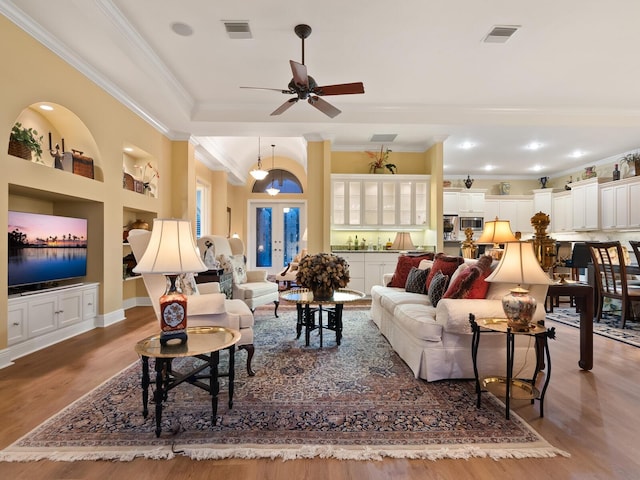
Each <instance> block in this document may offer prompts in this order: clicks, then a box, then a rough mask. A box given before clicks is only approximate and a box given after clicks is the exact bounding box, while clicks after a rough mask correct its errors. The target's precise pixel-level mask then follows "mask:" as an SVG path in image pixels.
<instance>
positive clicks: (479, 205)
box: [458, 192, 485, 214]
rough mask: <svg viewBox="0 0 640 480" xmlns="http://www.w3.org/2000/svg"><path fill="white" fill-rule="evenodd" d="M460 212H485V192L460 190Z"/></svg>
mask: <svg viewBox="0 0 640 480" xmlns="http://www.w3.org/2000/svg"><path fill="white" fill-rule="evenodd" d="M458 201H459V206H460V210H459V211H460V214H463V213H464V214H468V213H474V214H477V213H484V208H485V205H484V201H485V198H484V193H482V192H460V196H459V200H458Z"/></svg>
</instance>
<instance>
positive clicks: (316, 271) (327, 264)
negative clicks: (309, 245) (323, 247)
mask: <svg viewBox="0 0 640 480" xmlns="http://www.w3.org/2000/svg"><path fill="white" fill-rule="evenodd" d="M296 283H297V284H298V285H301V286H302V287H305V288H308V289H309V290H311V291H312V292H313V297H314V298H315V299H317V300H326V299H329V298H331V297H332V296H333V292H334V291H335V290H336V289H338V288H343V287H346V286H347V284H348V283H349V264H348V263H347V261H346V260H345V259H344V258H342V257H339V256H337V255H334V254H332V253H317V254H315V255H307V256H305V257H303V258H302V260H300V263H299V264H298V273H297V275H296Z"/></svg>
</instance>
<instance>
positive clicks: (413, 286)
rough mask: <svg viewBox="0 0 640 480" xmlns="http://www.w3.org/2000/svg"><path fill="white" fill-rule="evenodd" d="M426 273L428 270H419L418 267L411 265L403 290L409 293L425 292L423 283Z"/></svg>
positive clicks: (427, 273)
mask: <svg viewBox="0 0 640 480" xmlns="http://www.w3.org/2000/svg"><path fill="white" fill-rule="evenodd" d="M427 275H429V270H420V269H419V268H416V267H411V270H410V271H409V275H408V276H407V283H406V284H405V286H404V289H405V291H407V292H411V293H422V294H424V293H426V292H425V285H426V282H427Z"/></svg>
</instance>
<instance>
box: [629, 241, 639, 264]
mask: <svg viewBox="0 0 640 480" xmlns="http://www.w3.org/2000/svg"><path fill="white" fill-rule="evenodd" d="M629 245H631V248H632V249H633V253H634V255H635V256H636V263H637V264H638V266H640V240H629Z"/></svg>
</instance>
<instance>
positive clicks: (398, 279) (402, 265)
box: [387, 254, 433, 288]
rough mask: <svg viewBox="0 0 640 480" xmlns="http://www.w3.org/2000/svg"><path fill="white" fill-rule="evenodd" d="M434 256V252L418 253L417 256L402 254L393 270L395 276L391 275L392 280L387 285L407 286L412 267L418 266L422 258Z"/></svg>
mask: <svg viewBox="0 0 640 480" xmlns="http://www.w3.org/2000/svg"><path fill="white" fill-rule="evenodd" d="M432 258H433V254H427V255H418V256H415V257H414V256H410V255H401V256H400V257H398V263H397V264H396V271H395V272H393V277H391V281H390V282H389V285H387V287H398V288H405V285H406V284H407V277H408V276H409V272H410V271H411V267H416V268H417V267H418V265H420V262H421V261H422V260H431V259H432Z"/></svg>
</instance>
